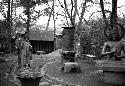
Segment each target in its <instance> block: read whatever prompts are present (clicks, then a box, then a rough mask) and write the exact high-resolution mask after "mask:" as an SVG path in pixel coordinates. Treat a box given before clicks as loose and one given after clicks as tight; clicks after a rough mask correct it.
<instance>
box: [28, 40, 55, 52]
mask: <svg viewBox="0 0 125 86" xmlns="http://www.w3.org/2000/svg"><path fill="white" fill-rule="evenodd" d="M30 44H31V45H32V47H33V51H34V52H35V51H45V52H46V53H50V52H52V51H53V50H54V41H38V40H30Z"/></svg>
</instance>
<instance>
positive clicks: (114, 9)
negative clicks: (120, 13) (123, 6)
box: [110, 0, 117, 24]
mask: <svg viewBox="0 0 125 86" xmlns="http://www.w3.org/2000/svg"><path fill="white" fill-rule="evenodd" d="M110 23H111V24H112V23H117V0H112V13H111V18H110Z"/></svg>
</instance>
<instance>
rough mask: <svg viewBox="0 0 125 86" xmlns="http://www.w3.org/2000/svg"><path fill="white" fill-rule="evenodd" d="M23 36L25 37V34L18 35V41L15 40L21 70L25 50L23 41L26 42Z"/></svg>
mask: <svg viewBox="0 0 125 86" xmlns="http://www.w3.org/2000/svg"><path fill="white" fill-rule="evenodd" d="M22 36H23V34H21V33H17V35H16V40H15V44H16V49H17V55H18V66H19V68H21V67H22V49H23V41H24V39H23V37H22Z"/></svg>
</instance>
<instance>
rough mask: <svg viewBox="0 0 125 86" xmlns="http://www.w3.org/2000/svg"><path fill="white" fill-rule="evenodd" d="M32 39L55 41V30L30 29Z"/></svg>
mask: <svg viewBox="0 0 125 86" xmlns="http://www.w3.org/2000/svg"><path fill="white" fill-rule="evenodd" d="M29 39H30V40H41V41H54V32H53V31H45V30H32V29H31V30H30V32H29Z"/></svg>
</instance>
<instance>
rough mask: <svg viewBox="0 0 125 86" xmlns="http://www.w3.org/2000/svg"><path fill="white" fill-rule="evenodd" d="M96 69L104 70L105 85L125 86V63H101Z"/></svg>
mask: <svg viewBox="0 0 125 86" xmlns="http://www.w3.org/2000/svg"><path fill="white" fill-rule="evenodd" d="M96 67H98V69H99V70H103V81H104V83H107V84H113V85H120V86H121V85H122V86H125V62H121V61H106V62H100V63H97V64H96Z"/></svg>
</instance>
